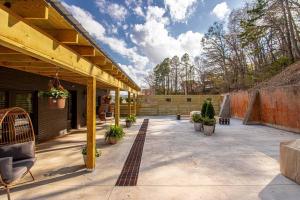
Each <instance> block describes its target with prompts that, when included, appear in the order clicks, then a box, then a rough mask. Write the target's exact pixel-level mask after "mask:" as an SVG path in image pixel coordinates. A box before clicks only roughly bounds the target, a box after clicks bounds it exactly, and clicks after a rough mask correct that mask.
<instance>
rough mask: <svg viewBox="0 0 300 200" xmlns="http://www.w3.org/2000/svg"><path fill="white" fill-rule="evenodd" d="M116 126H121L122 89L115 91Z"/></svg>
mask: <svg viewBox="0 0 300 200" xmlns="http://www.w3.org/2000/svg"><path fill="white" fill-rule="evenodd" d="M115 125H117V126H119V125H120V89H119V88H117V89H115Z"/></svg>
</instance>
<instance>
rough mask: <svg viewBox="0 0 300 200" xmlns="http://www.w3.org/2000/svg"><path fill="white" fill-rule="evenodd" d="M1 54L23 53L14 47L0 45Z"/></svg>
mask: <svg viewBox="0 0 300 200" xmlns="http://www.w3.org/2000/svg"><path fill="white" fill-rule="evenodd" d="M1 54H21V53H20V52H17V51H14V50H12V49H9V48H6V47H4V46H0V55H1Z"/></svg>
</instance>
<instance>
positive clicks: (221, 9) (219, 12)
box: [211, 1, 230, 20]
mask: <svg viewBox="0 0 300 200" xmlns="http://www.w3.org/2000/svg"><path fill="white" fill-rule="evenodd" d="M211 13H212V14H213V15H215V16H216V17H217V18H219V19H220V20H225V19H226V18H227V17H228V16H229V14H230V8H229V6H228V4H227V2H225V1H224V2H222V3H219V4H217V5H216V6H215V7H214V9H213V10H212V12H211Z"/></svg>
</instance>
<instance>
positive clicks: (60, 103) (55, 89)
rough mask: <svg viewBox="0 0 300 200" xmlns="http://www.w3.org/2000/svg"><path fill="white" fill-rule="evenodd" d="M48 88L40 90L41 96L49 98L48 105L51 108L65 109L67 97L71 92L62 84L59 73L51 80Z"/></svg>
mask: <svg viewBox="0 0 300 200" xmlns="http://www.w3.org/2000/svg"><path fill="white" fill-rule="evenodd" d="M48 88H49V89H48V91H43V92H40V93H39V96H44V97H47V98H48V106H49V108H50V109H64V108H65V106H66V99H67V98H68V97H69V92H68V90H66V89H64V87H63V86H62V85H61V84H60V81H59V79H58V77H57V75H56V77H55V78H54V79H53V80H50V81H49V84H48Z"/></svg>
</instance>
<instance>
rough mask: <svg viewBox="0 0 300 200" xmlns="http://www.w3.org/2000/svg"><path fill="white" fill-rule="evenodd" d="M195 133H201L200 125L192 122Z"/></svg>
mask: <svg viewBox="0 0 300 200" xmlns="http://www.w3.org/2000/svg"><path fill="white" fill-rule="evenodd" d="M194 128H195V131H202V123H195V122H194Z"/></svg>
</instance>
